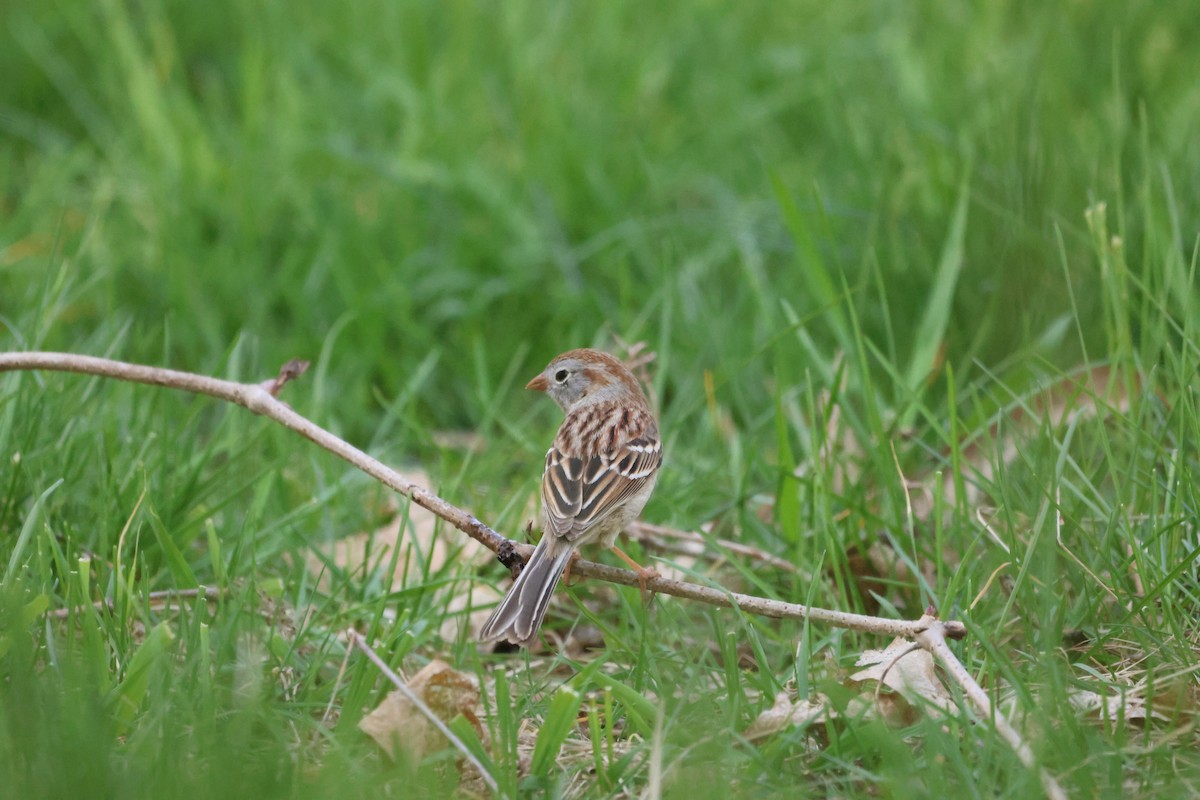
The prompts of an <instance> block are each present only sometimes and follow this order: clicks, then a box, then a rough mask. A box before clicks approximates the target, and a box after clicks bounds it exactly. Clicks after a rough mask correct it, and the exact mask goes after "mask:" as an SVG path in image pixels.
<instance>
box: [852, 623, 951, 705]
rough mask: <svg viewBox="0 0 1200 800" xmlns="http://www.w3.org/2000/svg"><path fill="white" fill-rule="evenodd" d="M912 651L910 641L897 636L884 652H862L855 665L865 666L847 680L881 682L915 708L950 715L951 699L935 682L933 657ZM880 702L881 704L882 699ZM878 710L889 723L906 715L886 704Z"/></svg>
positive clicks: (940, 683)
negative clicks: (938, 711)
mask: <svg viewBox="0 0 1200 800" xmlns="http://www.w3.org/2000/svg"><path fill="white" fill-rule="evenodd" d="M913 648H914V645H913V643H912V642H910V641H908V640H907V639H903V638H899V637H898V638H896V639H895V641H893V642H892V643H891V644H890V645H888V647H887V649H886V650H867V651H864V652H863V654H862V655H861V656H860V657H859V659H858V661H856V662H855V665H856V666H860V667H862V666H866V667H867V669H864V670H860V671H859V672H856V673H854V674H853V675H851V676H850V680H851V681H854V682H865V681H875V682H877V683H882V684H883V685H884V686H886V687H888V688H889V689H891V690H892V691H894V692H896V693H897V694H899V695H900V696H901V697H903V698H904V699H905V700H907V701H908V703H909V704H910V705H912V706H914V707H915V708H921V707H924V706H933V707H934V708H937V709H940V710H941V711H944V712H946V713H954V712H955V711H956V706H955V704H954V700H953V699H951V697H950V695H949V693H947V692H946V687H944V686H943V685H942V682H941V681H940V680H938V677H937V672H936V671H935V670H934V665H933V657H932V656H931V655H929V653H927V652H926V651H924V650H922V649H920V648H916V649H913ZM908 651H911V652H908ZM880 699H881V701H882V699H883V696H881V698H880ZM880 711H881V712H882V713H883V714H884V717H885V719H889V720H896V718H897V717H896V716H895V715H896V714H899V715H901V716H907V715H906V714H905V713H904V709H901V708H892V707H890V705H887V706H881V708H880ZM905 721H907V719H906V720H905Z"/></svg>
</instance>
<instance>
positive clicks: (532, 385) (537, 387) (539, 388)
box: [525, 375, 550, 392]
mask: <svg viewBox="0 0 1200 800" xmlns="http://www.w3.org/2000/svg"><path fill="white" fill-rule="evenodd" d="M525 388H526V389H533V390H534V391H535V392H544V391H546V390H547V389H549V388H550V382H549V381H547V380H546V376H545V375H538V376H537V377H536V378H534V379H533V380H531V381H530V382H529V383H527V384H525Z"/></svg>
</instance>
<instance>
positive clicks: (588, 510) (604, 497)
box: [542, 436, 662, 541]
mask: <svg viewBox="0 0 1200 800" xmlns="http://www.w3.org/2000/svg"><path fill="white" fill-rule="evenodd" d="M661 463H662V448H661V446H660V445H659V442H658V439H657V437H654V436H639V437H637V438H634V439H631V440H629V441H628V442H625V443H623V444H621V445H620V446H618V447H617V448H616V449H615V450H613V451H611V452H602V453H598V454H596V455H594V456H592V457H591V458H590V459H588V460H587V462H586V464H585V463H584V462H583V461H582V460H581V459H578V458H567V457H566V456H564V455H563V454H562V453H561V452H560V451H559V450H558V449H557V446H556V447H553V448H551V449H550V452H548V453H547V454H546V471H545V473H544V475H543V476H542V503H543V505H544V506H545V509H546V522H547V525H548V527H549V532H552V533H554V534H555V535H557V536H561V537H563V538H565V539H567V540H568V541H575V540H576V539H578V538H579V537H580V536H581V535H582V534H583V532H584V531H586V530H588V529H589V528H591V527H593V526H595V525H596V524H597V523H599V522H602V521H603V519H604V518H605V517H607V516H608V515H609V514H611V513H612V512H613V511H615V510H616V509H618V508H620V507H621V505H622V504H623V503H624V502H625V501H626V500H627V499H629V497H631V496H633V495H634V494H636V493H637V492H638V490H640V489H641V488H642V487H643V486H645V485H646V482H647V481H648V480H650V479H651V478H652V477H653V475H654V473H655V470H657V469H658V466H659V465H660V464H661Z"/></svg>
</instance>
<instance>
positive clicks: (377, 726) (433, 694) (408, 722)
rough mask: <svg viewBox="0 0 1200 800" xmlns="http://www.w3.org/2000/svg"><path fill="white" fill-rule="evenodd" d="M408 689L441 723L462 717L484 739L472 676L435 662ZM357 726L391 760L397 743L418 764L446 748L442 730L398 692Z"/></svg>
mask: <svg viewBox="0 0 1200 800" xmlns="http://www.w3.org/2000/svg"><path fill="white" fill-rule="evenodd" d="M407 686H408V688H409V690H410V691H411V692H412V693H413V694H415V695H416V696H417V697H419V698H420V699H421V700H422V701H423V702H424V703H425V705H427V706H429V709H430V710H431V711H433V713H434V714H436V715H437V716H438V718H439V719H441V720H442V721H443V722H445V723H447V724H448V723H449V722H450V720H452V719H454V718H455V717H457V716H458V715H459V714H462V716H463V717H464V718H465V719H466V720H467V721H468V722H469V723H471V725H472V726H473V727H474V728H475V730H476V732H477V733H479V737H480V739H481V740H482V739H483V738H484V732H483V726H482V725H480V723H479V717H478V716H477V715H476V713H475V709H476V708H477V707H478V705H479V686H478V685H477V684H476V683H475V679H474V678H473V677H472V676H470V675H467V674H466V673H464V672H459V671H458V670H456V669H454V668H453V667H451V666H450V665H449V664H447V663H446V662H444V661H438V660H434V661H431V662H430V663H429V664H427V665H426V666H425V668H424V669H422V670H421V671H420V672H418V673H417V674H416V675H414V676H413V677H412V679H411V680H409V682H408V683H407ZM358 727H359V729H360V730H362V732H363V733H365V734H367V735H368V736H370V737H371V738H372V739H374V740H375V743H376V744H378V745H379V746H380V747H381V748H383V750H384V751H386V752H387V754H388V755H389V756H392V757H393V758H394V757H395V755H396V752H395V749H394V748H395V747H396V745H397V744H398V745H399V746H400V748H401V749H402V750H403V751H404V752H406V753H409V754H410V755H411V756H412V758H413V759H414V760H417V761H419V760H420V759H421V758H423V757H424V756H425V755H426V754H427V753H432V752H436V751H438V750H441V749H443V748H445V747H447V746H449V743H448V742H447V741H446V739H445V737H444V736H442V733H441V731H439V730H438V729H437V728H436V727H434V724H433V723H432V722H430V720H429V718H428V717H426V716H425V715H424V714H423V713H422V712H421V710H420V709H418V708H417V707H416V705H415V704H414V703H413V702H412V701H411V700H409V699H408V697H407V696H405V695H404V694H403V693H401V692H400V691H394V692H390V693H388V696H387V697H386V698H384V701H383V702H382V703H380V704H379V706H378V707H376V709H375V710H374V711H372V712H371V713H370V714H368V715H367V716H365V717H363V718H362V720H361V721H360V722H359V723H358Z"/></svg>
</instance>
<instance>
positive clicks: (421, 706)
mask: <svg viewBox="0 0 1200 800" xmlns="http://www.w3.org/2000/svg"><path fill="white" fill-rule="evenodd" d="M346 636H347V638H349V639H350V643H351V644H352V645H354V646H355V647H357V648H358V649H359V650H361V651H362V652H363V654H365V655H366V657H367V658H369V659H371V663H373V664H374V665H375V666H377V667H379V671H380V672H382V673H383V674H384V677H386V678H387V679H388V680H389V681H391V682H392V685H393V686H395V687H396V689H397V690H398V691H399V692H400V693H401V694H402V695H404V696H405V697H406V698H408V701H409V702H410V703H412V704H413V705H414V706H416V708H417V710H418V711H420V712H421V713H422V714H424V715H425V718H426V719H428V720H429V722H430V723H432V725H433V727H435V728H437V729H438V730H439V731H441V734H442V736H445V737H446V739H447V740H448V741H449V742H450V744H451V745H453V746H454V749H455V750H457V751H458V752H460V753H462V755H463V758H465V759H466V760H467V761H469V762H470V763H471V766H473V767H475V769H476V770H478V771H479V775H480V777H481V778H483V782H484V783H486V784H487V785H488V787H489V788H490V789H491V790H492V791H493V792H495V793H496V794H500V786H499V784H497V783H496V779H495V778H493V777H492V773H490V772H488V771H487V768H486V767H484V766H483V764H482V762H480V760H479V759H478V758H476V757H475V754H474V753H472V752H471V751H470V749H469V748H468V747H467V746H466V745H465V744H463V740H462V739H460V738H458V736H456V735H455V734H454V731H452V730H450V728H449V727H448V726H447V725H446V723H445V722H442V718H441V717H439V716H438V715H437V714H435V713H433V709H431V708H430V707H429V706H427V705H425V701H424V700H422V699H421V698H420V697H417V694H416V692H414V691H413V690H412V689H410V688H408V685H407V684H406V683H405V682H404V681H402V680H400V676H399V675H397V674H396V673H395V671H393V670H392V668H391V667H389V666H388V665H387V662H385V661H384V660H383V659H382V658H380V657H379V654H378V653H376V652H375V650H374V649H373V648H372V647H371V645H369V644H367V643H366V641H365V640H364V639H363V638H362V637H361V636H359V635H358V632H357V631H355V630H354V629H353V628H350V629H349V630H347V631H346Z"/></svg>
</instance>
